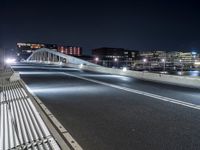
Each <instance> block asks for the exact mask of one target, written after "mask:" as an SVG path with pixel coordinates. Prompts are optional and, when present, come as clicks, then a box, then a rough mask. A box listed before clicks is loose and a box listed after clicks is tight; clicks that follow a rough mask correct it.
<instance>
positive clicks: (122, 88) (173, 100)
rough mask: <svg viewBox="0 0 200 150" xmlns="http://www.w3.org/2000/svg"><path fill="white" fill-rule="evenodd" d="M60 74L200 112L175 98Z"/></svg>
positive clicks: (192, 105)
mask: <svg viewBox="0 0 200 150" xmlns="http://www.w3.org/2000/svg"><path fill="white" fill-rule="evenodd" d="M60 73H61V74H65V75H68V76H71V77H75V78H79V79H82V80H86V81H90V82H94V83H98V84H101V85H105V86H108V87H112V88H116V89H120V90H124V91H127V92H131V93H135V94H139V95H144V96H147V97H151V98H155V99H158V100H162V101H165V102H170V103H173V104H177V105H182V106H185V107H189V108H193V109H197V110H200V105H196V104H192V103H188V102H183V101H181V100H177V99H173V98H169V97H165V96H161V95H156V94H152V93H148V92H144V91H140V90H136V89H131V88H127V87H121V86H119V85H114V84H110V83H106V82H102V81H98V80H94V79H89V78H85V77H81V76H77V75H73V74H69V73H66V72H60Z"/></svg>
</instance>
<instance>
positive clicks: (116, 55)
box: [92, 47, 138, 67]
mask: <svg viewBox="0 0 200 150" xmlns="http://www.w3.org/2000/svg"><path fill="white" fill-rule="evenodd" d="M137 54H138V51H135V50H127V49H123V48H108V47H102V48H97V49H93V50H92V56H93V58H94V62H95V63H98V64H100V65H103V66H107V67H112V66H115V67H116V66H117V67H121V66H129V67H130V66H131V63H132V62H133V61H134V60H135V59H136V57H137ZM97 61H98V62H97Z"/></svg>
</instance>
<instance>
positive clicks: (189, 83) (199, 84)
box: [66, 64, 200, 89]
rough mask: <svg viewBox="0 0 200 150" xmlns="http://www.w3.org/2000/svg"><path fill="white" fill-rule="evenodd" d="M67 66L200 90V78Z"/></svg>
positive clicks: (85, 66)
mask: <svg viewBox="0 0 200 150" xmlns="http://www.w3.org/2000/svg"><path fill="white" fill-rule="evenodd" d="M66 65H67V66H69V67H75V68H80V69H83V70H89V71H95V72H101V73H109V74H116V75H125V76H131V77H134V78H137V79H141V80H147V81H154V82H160V83H166V84H172V85H178V86H185V87H191V88H198V89H200V78H192V77H186V76H175V75H166V74H157V73H150V72H140V71H132V70H126V71H123V70H122V69H114V68H106V67H101V66H100V67H93V66H87V65H74V64H66Z"/></svg>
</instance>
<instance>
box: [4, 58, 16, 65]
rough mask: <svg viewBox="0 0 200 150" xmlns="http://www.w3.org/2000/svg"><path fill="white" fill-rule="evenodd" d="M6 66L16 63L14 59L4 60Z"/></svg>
mask: <svg viewBox="0 0 200 150" xmlns="http://www.w3.org/2000/svg"><path fill="white" fill-rule="evenodd" d="M5 62H6V64H14V63H16V59H15V58H7V59H6V60H5Z"/></svg>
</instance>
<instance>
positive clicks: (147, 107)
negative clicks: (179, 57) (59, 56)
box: [13, 64, 200, 150]
mask: <svg viewBox="0 0 200 150" xmlns="http://www.w3.org/2000/svg"><path fill="white" fill-rule="evenodd" d="M13 68H14V69H15V70H16V71H20V74H21V77H22V79H23V80H24V81H25V82H26V84H27V85H28V86H29V87H30V88H31V90H32V91H33V92H34V93H35V94H36V95H37V96H38V97H39V98H40V99H41V100H42V101H43V102H44V104H45V105H46V106H47V107H48V108H49V109H50V111H51V112H52V113H53V114H54V115H55V116H56V118H57V119H58V120H59V121H60V122H61V123H62V124H63V126H64V127H65V128H66V129H67V130H68V131H69V132H70V134H71V135H72V136H73V137H74V138H75V139H76V141H77V142H78V143H79V144H80V145H81V146H82V147H83V148H84V149H86V150H199V149H200V128H199V125H200V108H199V104H200V90H198V89H190V88H183V87H178V86H172V85H166V84H160V83H153V82H148V81H142V80H138V79H134V78H132V77H125V76H118V75H110V74H101V73H94V72H89V71H82V70H79V69H74V68H61V67H57V66H49V65H25V64H21V65H16V66H13Z"/></svg>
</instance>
